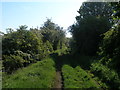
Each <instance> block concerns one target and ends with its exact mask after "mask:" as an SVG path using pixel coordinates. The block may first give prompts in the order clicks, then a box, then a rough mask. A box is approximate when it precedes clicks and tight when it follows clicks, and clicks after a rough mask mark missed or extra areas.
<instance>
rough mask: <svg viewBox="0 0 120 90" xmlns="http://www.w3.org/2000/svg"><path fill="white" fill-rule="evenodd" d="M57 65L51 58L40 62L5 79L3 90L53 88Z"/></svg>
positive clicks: (6, 76)
mask: <svg viewBox="0 0 120 90" xmlns="http://www.w3.org/2000/svg"><path fill="white" fill-rule="evenodd" d="M54 65H55V63H54V61H53V60H52V59H51V58H47V59H45V60H43V61H39V62H37V63H35V64H32V65H30V66H28V67H26V68H24V69H20V70H18V71H16V72H15V73H14V74H12V75H5V76H4V77H3V86H2V87H3V88H51V87H52V85H53V81H54V77H55V67H54Z"/></svg>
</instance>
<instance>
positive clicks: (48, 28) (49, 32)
mask: <svg viewBox="0 0 120 90" xmlns="http://www.w3.org/2000/svg"><path fill="white" fill-rule="evenodd" d="M40 33H41V34H42V36H43V42H46V41H49V42H50V43H51V44H52V47H53V50H57V45H58V43H60V45H62V43H64V42H65V41H64V40H65V32H64V31H63V29H62V28H61V27H59V26H58V25H57V24H55V23H53V22H52V21H51V20H50V19H48V20H47V21H46V22H45V23H44V25H43V27H41V30H40Z"/></svg>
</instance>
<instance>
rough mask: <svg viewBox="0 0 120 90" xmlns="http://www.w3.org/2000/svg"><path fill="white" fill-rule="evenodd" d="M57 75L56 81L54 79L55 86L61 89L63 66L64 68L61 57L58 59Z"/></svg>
mask: <svg viewBox="0 0 120 90" xmlns="http://www.w3.org/2000/svg"><path fill="white" fill-rule="evenodd" d="M55 62H56V76H55V81H54V86H53V88H55V90H56V89H59V90H63V86H64V85H63V77H62V72H61V68H62V63H61V60H59V58H57V59H56V61H55Z"/></svg>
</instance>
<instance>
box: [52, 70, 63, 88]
mask: <svg viewBox="0 0 120 90" xmlns="http://www.w3.org/2000/svg"><path fill="white" fill-rule="evenodd" d="M53 88H59V89H62V77H61V71H57V72H56V77H55V82H54V87H53Z"/></svg>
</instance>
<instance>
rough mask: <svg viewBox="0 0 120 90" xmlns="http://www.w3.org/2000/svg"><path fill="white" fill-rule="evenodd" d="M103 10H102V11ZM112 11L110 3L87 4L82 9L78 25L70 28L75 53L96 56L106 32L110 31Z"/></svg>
mask: <svg viewBox="0 0 120 90" xmlns="http://www.w3.org/2000/svg"><path fill="white" fill-rule="evenodd" d="M101 8H102V9H101ZM111 12H112V9H111V7H110V6H109V4H108V3H98V2H92V3H90V2H86V3H83V4H82V6H81V7H80V9H79V11H78V13H79V16H77V17H76V21H77V22H76V23H75V24H73V25H72V26H71V27H70V32H71V33H72V35H73V39H74V44H75V47H76V49H75V50H76V51H74V52H75V53H80V54H85V55H95V54H96V51H97V50H98V45H99V43H100V42H101V39H102V36H101V34H103V33H104V32H106V31H107V30H109V29H110V27H111V22H112V21H111V20H110V15H111V14H112V13H111Z"/></svg>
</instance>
